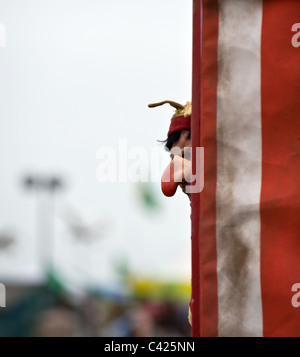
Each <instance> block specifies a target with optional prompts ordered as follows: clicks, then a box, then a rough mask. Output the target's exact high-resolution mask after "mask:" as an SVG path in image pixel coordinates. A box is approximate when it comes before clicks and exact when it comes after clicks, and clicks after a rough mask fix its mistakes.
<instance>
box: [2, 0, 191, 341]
mask: <svg viewBox="0 0 300 357" xmlns="http://www.w3.org/2000/svg"><path fill="white" fill-rule="evenodd" d="M0 24H2V25H3V26H2V27H1V28H5V46H2V47H1V48H0V78H1V80H0V123H1V130H0V172H1V175H0V283H3V284H5V286H6V307H5V308H0V336H108V337H115V336H190V326H189V324H188V320H187V315H188V303H189V299H190V290H191V289H190V279H191V274H190V265H191V261H190V248H191V247H190V204H189V201H188V198H187V197H186V196H185V195H184V194H183V193H182V192H181V191H180V192H177V194H176V195H175V196H174V197H172V198H166V197H164V196H163V194H162V193H161V190H160V175H161V173H162V171H163V170H164V168H165V167H166V165H167V164H168V162H169V155H168V153H167V152H166V151H164V148H163V144H162V143H160V142H158V140H164V139H166V133H167V131H168V127H169V122H170V118H171V116H172V114H173V110H172V108H171V107H170V106H163V107H159V108H157V109H149V108H148V107H147V105H148V103H151V102H158V101H161V100H165V99H170V100H174V101H177V102H180V103H182V104H185V102H186V101H188V100H190V99H191V73H192V72H191V71H192V0H151V1H150V0H142V1H141V0H127V1H124V0H115V1H110V0H51V1H50V0H25V1H24V0H14V1H11V0H0ZM3 43H4V42H3V41H2V44H3ZM103 148H108V149H105V150H106V151H103ZM107 152H110V153H111V155H108V156H107V157H105V155H104V156H103V153H104V154H105V153H107ZM141 153H142V154H141ZM105 160H106V161H105ZM104 162H105V163H106V164H107V163H111V162H114V169H115V171H114V169H113V168H112V167H108V168H107V170H108V172H115V176H114V178H115V179H114V180H103V179H102V178H103V175H102V174H103V163H104ZM128 169H130V170H131V171H130V172H131V176H130V179H129V175H128ZM109 170H112V171H109ZM124 170H125V171H124ZM101 175H102V176H101ZM110 181H114V182H110Z"/></svg>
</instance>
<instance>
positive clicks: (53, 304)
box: [0, 285, 191, 337]
mask: <svg viewBox="0 0 300 357" xmlns="http://www.w3.org/2000/svg"><path fill="white" fill-rule="evenodd" d="M7 301H8V302H9V303H8V304H7V307H6V308H1V309H0V336H1V337H189V336H190V333H191V329H190V325H189V323H188V318H187V316H188V302H186V301H176V299H172V298H171V299H168V298H163V299H155V300H153V299H147V298H145V297H143V298H141V297H137V296H127V297H124V296H117V295H109V294H106V293H103V292H102V293H101V292H100V293H99V292H90V293H88V294H86V295H85V296H84V297H83V298H81V299H75V300H74V299H72V298H71V297H70V296H68V295H66V294H64V293H61V292H59V291H57V290H55V289H53V288H52V287H51V286H47V285H45V286H43V285H41V286H32V287H30V286H27V287H25V286H21V287H20V286H8V288H7Z"/></svg>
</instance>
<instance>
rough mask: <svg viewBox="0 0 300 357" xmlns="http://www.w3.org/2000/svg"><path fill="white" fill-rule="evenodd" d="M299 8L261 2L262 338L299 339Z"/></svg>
mask: <svg viewBox="0 0 300 357" xmlns="http://www.w3.org/2000/svg"><path fill="white" fill-rule="evenodd" d="M297 22H300V2H299V1H293V0H287V1H264V5H263V22H262V54H261V58H262V60H261V61H262V63H261V66H262V67H261V70H262V162H263V164H262V191H261V286H262V306H263V332H264V336H291V337H293V336H300V308H298V309H297V308H295V307H293V305H292V303H291V299H292V296H293V294H295V292H292V291H291V288H292V286H293V284H295V283H299V282H300V218H299V217H300V184H299V178H300V106H299V103H300V101H299V99H300V85H299V83H300V48H295V47H293V45H292V41H291V40H292V37H293V35H294V34H295V33H293V32H292V31H291V29H292V26H293V24H294V23H297Z"/></svg>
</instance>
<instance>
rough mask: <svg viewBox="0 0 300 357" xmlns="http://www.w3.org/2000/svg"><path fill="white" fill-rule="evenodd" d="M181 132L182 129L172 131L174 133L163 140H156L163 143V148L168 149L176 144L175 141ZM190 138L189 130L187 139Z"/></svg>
mask: <svg viewBox="0 0 300 357" xmlns="http://www.w3.org/2000/svg"><path fill="white" fill-rule="evenodd" d="M181 132H182V130H178V131H174V133H171V134H170V135H169V136H168V138H167V139H166V140H163V141H160V140H157V141H159V142H161V143H164V144H165V149H166V150H167V151H170V150H171V149H172V147H173V145H174V144H176V143H177V141H178V140H179V138H180V135H181ZM190 138H191V131H190V130H189V136H188V137H187V139H190Z"/></svg>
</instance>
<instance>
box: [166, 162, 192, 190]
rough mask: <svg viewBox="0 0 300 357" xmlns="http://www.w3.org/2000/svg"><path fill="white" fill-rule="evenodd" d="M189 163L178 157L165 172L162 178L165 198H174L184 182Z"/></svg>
mask: <svg viewBox="0 0 300 357" xmlns="http://www.w3.org/2000/svg"><path fill="white" fill-rule="evenodd" d="M187 161H188V160H185V159H183V158H182V157H180V156H177V155H176V156H175V157H174V159H173V160H172V161H171V162H170V164H169V165H168V166H167V167H166V169H165V170H164V172H163V174H162V177H161V190H162V192H163V194H164V195H165V196H167V197H172V196H174V195H175V192H176V190H177V187H178V186H179V185H180V184H181V183H182V182H183V181H184V177H185V175H184V174H185V172H184V171H186V162H187ZM188 166H189V165H188Z"/></svg>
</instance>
